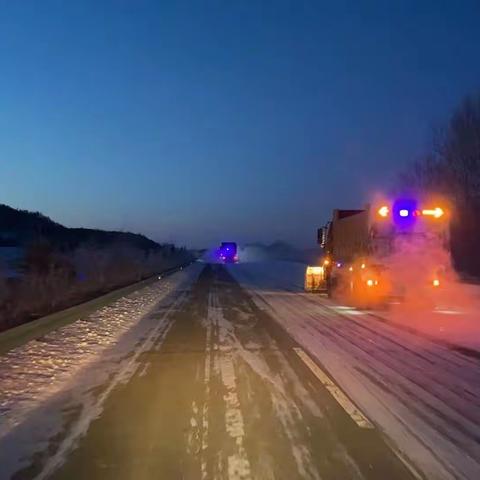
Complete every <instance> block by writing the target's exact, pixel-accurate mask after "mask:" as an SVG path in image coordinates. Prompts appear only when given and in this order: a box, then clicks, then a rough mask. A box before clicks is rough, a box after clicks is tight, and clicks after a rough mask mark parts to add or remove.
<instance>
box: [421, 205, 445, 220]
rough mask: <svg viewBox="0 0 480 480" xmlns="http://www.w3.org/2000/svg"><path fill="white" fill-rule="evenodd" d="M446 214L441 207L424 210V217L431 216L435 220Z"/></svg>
mask: <svg viewBox="0 0 480 480" xmlns="http://www.w3.org/2000/svg"><path fill="white" fill-rule="evenodd" d="M444 213H445V212H444V211H443V209H441V208H440V207H437V208H433V209H425V210H422V215H429V216H431V217H435V218H440V217H441V216H443V214H444Z"/></svg>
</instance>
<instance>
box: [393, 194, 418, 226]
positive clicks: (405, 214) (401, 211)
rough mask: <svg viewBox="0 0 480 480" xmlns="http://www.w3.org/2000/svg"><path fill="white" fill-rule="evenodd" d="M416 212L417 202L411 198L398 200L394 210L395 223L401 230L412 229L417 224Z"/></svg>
mask: <svg viewBox="0 0 480 480" xmlns="http://www.w3.org/2000/svg"><path fill="white" fill-rule="evenodd" d="M416 211H417V201H416V200H413V199H410V198H401V199H398V200H396V201H395V203H394V204H393V208H392V216H393V221H394V222H395V224H396V225H397V226H398V227H400V228H409V227H412V226H413V225H414V224H415V222H416V216H415V212H416Z"/></svg>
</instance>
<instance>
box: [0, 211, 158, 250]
mask: <svg viewBox="0 0 480 480" xmlns="http://www.w3.org/2000/svg"><path fill="white" fill-rule="evenodd" d="M37 240H46V241H48V242H49V243H50V244H51V245H52V246H53V247H55V248H58V249H60V250H71V249H75V248H77V247H78V246H80V245H85V244H88V245H91V246H94V247H107V246H110V245H113V244H115V245H125V246H129V247H134V248H137V249H141V250H144V251H150V250H158V249H160V248H161V245H160V244H158V243H157V242H154V241H153V240H150V239H149V238H147V237H145V236H144V235H140V234H136V233H129V232H109V231H104V230H97V229H92V228H67V227H64V226H63V225H60V224H59V223H56V222H54V221H53V220H51V219H50V218H48V217H46V216H45V215H42V214H41V213H39V212H29V211H27V210H17V209H15V208H12V207H9V206H7V205H1V204H0V246H8V247H16V246H26V245H28V244H30V243H32V242H35V241H37Z"/></svg>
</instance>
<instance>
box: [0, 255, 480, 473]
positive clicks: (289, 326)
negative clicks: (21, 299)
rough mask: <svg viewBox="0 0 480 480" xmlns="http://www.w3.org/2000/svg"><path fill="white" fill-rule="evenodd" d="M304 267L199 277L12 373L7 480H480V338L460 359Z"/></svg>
mask: <svg viewBox="0 0 480 480" xmlns="http://www.w3.org/2000/svg"><path fill="white" fill-rule="evenodd" d="M304 268H305V267H304V265H301V264H295V263H287V262H268V263H265V262H256V263H240V264H237V265H228V266H222V265H209V264H204V263H200V262H197V263H196V264H194V265H192V266H190V267H189V268H188V269H186V270H184V271H183V272H178V273H176V274H174V275H172V276H171V277H168V278H165V279H162V280H160V281H158V282H155V283H153V284H151V285H150V286H147V287H145V288H142V289H140V290H138V291H137V292H135V293H133V294H130V295H127V296H125V297H123V298H121V299H119V300H117V301H116V302H114V303H112V304H110V305H108V306H105V307H104V308H102V309H100V310H98V312H96V313H94V314H90V315H88V316H86V317H85V318H84V319H81V320H78V321H76V322H75V323H72V324H70V325H68V326H65V327H63V328H60V329H58V330H56V331H52V332H50V333H48V334H46V335H45V336H44V337H43V338H41V339H38V340H35V341H31V342H29V343H27V344H25V345H23V346H22V347H18V348H16V349H14V350H11V351H10V352H9V353H8V354H7V355H5V356H2V357H0V406H1V411H0V479H1V480H3V479H10V478H15V480H17V479H22V480H23V479H25V480H26V479H37V480H41V479H47V478H48V479H53V480H72V479H84V478H85V479H86V478H102V479H112V480H113V479H115V480H119V479H125V480H127V479H128V480H130V479H132V478H135V479H136V478H143V479H150V478H152V479H153V478H189V479H198V480H200V479H201V480H209V479H218V480H250V479H252V480H253V479H260V480H263V479H277V478H278V479H281V478H288V479H289V480H290V479H292V480H297V479H298V480H300V479H301V480H304V479H312V480H313V479H322V480H338V479H342V480H343V479H358V480H385V479H387V478H388V479H389V480H396V479H399V480H400V479H401V480H412V479H414V478H417V479H418V478H424V479H432V480H447V479H448V480H451V479H463V480H473V479H477V478H480V450H479V445H480V427H479V425H480V370H479V359H478V356H476V355H477V354H476V352H475V350H474V348H475V342H472V339H473V338H474V335H473V333H474V332H475V330H474V329H473V327H472V325H474V324H472V323H471V322H470V321H467V320H465V321H466V322H467V323H468V322H470V323H468V324H469V328H470V335H469V336H470V343H469V344H468V345H465V344H463V343H461V342H460V346H454V345H451V344H450V343H452V342H450V343H446V342H445V341H444V340H445V339H444V338H442V337H441V336H439V335H436V334H435V331H434V329H432V327H431V326H429V327H428V328H427V329H425V331H420V330H421V329H416V330H419V332H417V331H412V327H413V323H414V322H416V321H417V319H415V320H412V319H411V318H406V319H405V318H403V317H399V318H394V317H393V314H392V313H389V314H388V316H387V314H384V313H381V315H380V316H379V315H378V314H377V313H373V314H372V312H361V311H358V310H355V309H352V308H350V307H348V306H346V305H337V304H335V303H333V302H331V301H329V300H328V299H327V298H325V297H322V296H321V295H315V294H306V293H304V292H303V275H304ZM235 279H236V280H235ZM242 286H243V288H242ZM472 288H473V287H472ZM474 290H475V289H474ZM473 293H474V294H475V291H474V292H473ZM470 306H471V305H470ZM396 313H398V312H396ZM417 313H419V312H417ZM430 313H431V312H426V313H425V315H427V314H430ZM394 314H395V312H394ZM434 315H439V316H440V317H441V315H442V314H441V313H439V312H436V313H435V314H434ZM459 315H461V314H459ZM450 328H453V327H450ZM460 337H461V336H459V338H460ZM465 346H468V347H469V350H465V349H462V347H465Z"/></svg>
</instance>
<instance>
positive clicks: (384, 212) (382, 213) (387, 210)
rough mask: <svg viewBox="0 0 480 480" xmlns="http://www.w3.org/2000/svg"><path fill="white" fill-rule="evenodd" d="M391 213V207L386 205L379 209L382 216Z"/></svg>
mask: <svg viewBox="0 0 480 480" xmlns="http://www.w3.org/2000/svg"><path fill="white" fill-rule="evenodd" d="M389 213H390V209H389V208H388V207H387V206H386V205H384V206H383V207H380V208H379V209H378V214H379V215H380V216H381V217H384V218H385V217H388V214H389Z"/></svg>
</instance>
